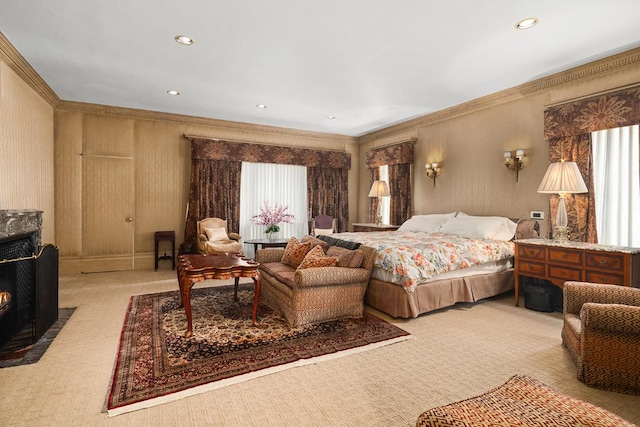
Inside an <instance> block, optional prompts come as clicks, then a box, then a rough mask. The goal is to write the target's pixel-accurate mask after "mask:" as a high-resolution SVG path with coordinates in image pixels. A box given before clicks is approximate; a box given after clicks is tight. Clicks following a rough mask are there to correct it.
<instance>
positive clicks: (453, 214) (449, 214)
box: [412, 212, 456, 218]
mask: <svg viewBox="0 0 640 427" xmlns="http://www.w3.org/2000/svg"><path fill="white" fill-rule="evenodd" d="M417 216H444V217H447V218H453V217H454V216H456V212H451V213H448V214H421V215H420V214H417V215H414V216H413V217H412V218H415V217H417Z"/></svg>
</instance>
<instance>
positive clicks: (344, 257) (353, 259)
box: [327, 246, 364, 268]
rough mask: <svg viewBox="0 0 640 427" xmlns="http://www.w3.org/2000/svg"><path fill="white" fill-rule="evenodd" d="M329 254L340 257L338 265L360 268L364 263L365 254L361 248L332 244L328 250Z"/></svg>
mask: <svg viewBox="0 0 640 427" xmlns="http://www.w3.org/2000/svg"><path fill="white" fill-rule="evenodd" d="M327 256H334V257H338V267H349V268H358V267H360V264H362V259H363V258H364V254H363V253H362V251H361V250H360V249H354V250H350V249H346V248H340V247H337V246H331V247H330V248H329V249H328V250H327Z"/></svg>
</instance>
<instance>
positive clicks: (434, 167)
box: [424, 162, 440, 187]
mask: <svg viewBox="0 0 640 427" xmlns="http://www.w3.org/2000/svg"><path fill="white" fill-rule="evenodd" d="M424 173H425V174H426V175H427V176H428V177H429V178H432V179H433V186H434V187H435V186H436V177H437V176H438V175H439V174H440V165H438V162H433V163H425V164H424Z"/></svg>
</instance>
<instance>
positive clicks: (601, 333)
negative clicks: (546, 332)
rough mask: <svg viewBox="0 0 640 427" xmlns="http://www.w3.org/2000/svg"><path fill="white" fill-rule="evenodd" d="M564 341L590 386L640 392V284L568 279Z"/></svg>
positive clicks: (583, 379)
mask: <svg viewBox="0 0 640 427" xmlns="http://www.w3.org/2000/svg"><path fill="white" fill-rule="evenodd" d="M563 320H564V323H563V327H562V343H563V345H564V346H565V347H566V348H567V349H568V350H569V354H570V355H571V357H572V358H573V361H574V362H575V364H576V367H577V371H578V372H577V377H578V379H579V380H580V381H582V382H583V383H585V384H586V385H588V386H591V387H597V388H602V389H605V390H612V391H618V392H622V393H628V394H640V289H638V288H630V287H627V286H618V285H603V284H597V283H587V282H565V284H564V314H563Z"/></svg>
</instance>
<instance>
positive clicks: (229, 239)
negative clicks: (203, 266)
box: [196, 218, 242, 255]
mask: <svg viewBox="0 0 640 427" xmlns="http://www.w3.org/2000/svg"><path fill="white" fill-rule="evenodd" d="M207 229H209V230H216V229H217V230H219V229H222V230H223V231H224V235H225V236H226V237H222V236H220V237H221V239H219V240H210V239H209V236H208V235H207V232H206V230H207ZM196 230H197V233H198V249H199V250H200V253H202V254H205V255H206V254H217V253H239V254H241V253H242V242H241V240H242V238H241V237H240V235H239V234H237V233H228V232H227V221H226V220H224V219H220V218H205V219H203V220H201V221H198V223H197V224H196Z"/></svg>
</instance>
